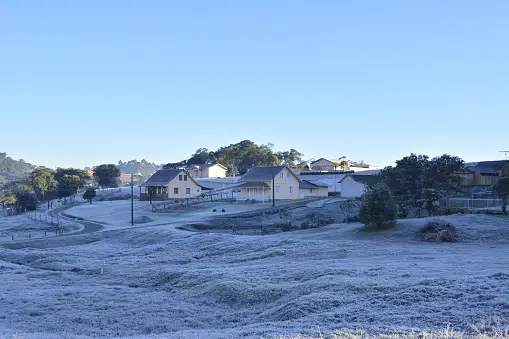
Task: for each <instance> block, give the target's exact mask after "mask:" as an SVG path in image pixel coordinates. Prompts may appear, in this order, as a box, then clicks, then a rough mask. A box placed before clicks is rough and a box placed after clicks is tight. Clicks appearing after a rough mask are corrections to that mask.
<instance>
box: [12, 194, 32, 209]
mask: <svg viewBox="0 0 509 339" xmlns="http://www.w3.org/2000/svg"><path fill="white" fill-rule="evenodd" d="M16 200H17V203H18V209H19V210H20V211H22V212H24V211H35V210H36V209H37V198H36V197H35V194H33V193H29V192H23V193H19V194H18V195H17V196H16Z"/></svg>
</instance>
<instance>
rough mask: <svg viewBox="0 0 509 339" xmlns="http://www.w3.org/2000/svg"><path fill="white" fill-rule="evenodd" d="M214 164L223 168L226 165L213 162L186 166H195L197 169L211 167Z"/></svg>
mask: <svg viewBox="0 0 509 339" xmlns="http://www.w3.org/2000/svg"><path fill="white" fill-rule="evenodd" d="M216 165H217V166H219V167H222V168H223V169H227V168H226V166H224V165H221V164H219V163H215V164H194V165H190V166H188V167H187V168H192V167H197V168H199V169H204V168H210V167H213V166H216Z"/></svg>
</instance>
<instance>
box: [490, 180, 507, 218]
mask: <svg viewBox="0 0 509 339" xmlns="http://www.w3.org/2000/svg"><path fill="white" fill-rule="evenodd" d="M493 191H495V193H496V194H497V195H498V196H499V197H500V199H502V211H503V212H504V214H507V199H508V197H509V178H508V177H502V178H500V179H499V180H498V181H497V183H496V184H495V185H493Z"/></svg>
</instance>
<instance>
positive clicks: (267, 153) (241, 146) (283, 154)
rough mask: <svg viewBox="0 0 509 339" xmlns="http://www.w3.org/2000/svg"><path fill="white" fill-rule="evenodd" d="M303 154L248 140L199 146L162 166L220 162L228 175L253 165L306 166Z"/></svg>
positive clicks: (245, 170)
mask: <svg viewBox="0 0 509 339" xmlns="http://www.w3.org/2000/svg"><path fill="white" fill-rule="evenodd" d="M303 156H304V154H302V153H300V152H299V151H297V150H296V149H293V148H291V149H290V150H288V151H280V152H276V151H274V145H273V144H271V143H267V144H265V145H257V144H256V143H254V142H252V141H250V140H244V141H241V142H238V143H236V144H231V145H229V146H224V147H221V148H219V149H218V150H216V151H209V150H208V149H207V148H200V149H198V150H197V151H196V152H195V153H194V154H192V155H191V157H190V158H189V159H185V160H182V161H179V162H174V163H168V164H166V165H164V168H170V169H173V168H182V167H187V166H190V165H195V164H205V163H220V164H222V165H224V166H226V167H227V168H228V173H229V174H230V175H232V176H233V175H242V174H244V173H246V172H247V171H248V170H249V169H250V168H252V167H254V166H274V165H287V166H290V167H306V166H309V162H308V161H305V160H303Z"/></svg>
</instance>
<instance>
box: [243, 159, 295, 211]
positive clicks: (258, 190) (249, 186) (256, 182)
mask: <svg viewBox="0 0 509 339" xmlns="http://www.w3.org/2000/svg"><path fill="white" fill-rule="evenodd" d="M239 182H240V185H239V186H238V188H239V189H240V192H239V193H238V195H237V200H247V199H253V200H256V201H262V202H265V201H270V200H272V187H274V199H275V200H289V199H300V198H301V195H300V191H299V186H300V180H299V178H298V177H297V176H296V175H295V174H294V173H293V172H292V171H291V170H290V169H289V168H288V167H286V166H266V167H254V168H252V169H250V170H249V171H248V172H247V173H246V174H244V175H243V176H242V177H241V178H240V179H239Z"/></svg>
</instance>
